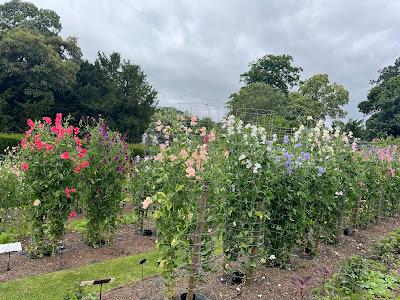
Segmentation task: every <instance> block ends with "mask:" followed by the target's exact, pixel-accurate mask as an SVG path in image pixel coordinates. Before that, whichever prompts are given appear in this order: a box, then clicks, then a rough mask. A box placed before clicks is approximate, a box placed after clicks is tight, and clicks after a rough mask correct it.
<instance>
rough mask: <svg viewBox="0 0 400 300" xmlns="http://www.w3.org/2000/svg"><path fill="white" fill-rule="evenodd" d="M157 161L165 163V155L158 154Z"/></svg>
mask: <svg viewBox="0 0 400 300" xmlns="http://www.w3.org/2000/svg"><path fill="white" fill-rule="evenodd" d="M155 160H156V161H163V160H164V156H163V154H162V153H158V154H157V156H156V158H155Z"/></svg>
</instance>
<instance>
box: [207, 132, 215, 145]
mask: <svg viewBox="0 0 400 300" xmlns="http://www.w3.org/2000/svg"><path fill="white" fill-rule="evenodd" d="M208 138H209V140H210V142H214V141H215V131H214V130H211V132H210V133H209V134H208Z"/></svg>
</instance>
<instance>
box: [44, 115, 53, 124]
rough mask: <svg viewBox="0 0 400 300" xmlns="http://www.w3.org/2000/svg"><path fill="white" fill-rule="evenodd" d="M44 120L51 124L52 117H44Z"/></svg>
mask: <svg viewBox="0 0 400 300" xmlns="http://www.w3.org/2000/svg"><path fill="white" fill-rule="evenodd" d="M43 121H45V122H46V124H48V125H51V123H52V121H51V118H49V117H43Z"/></svg>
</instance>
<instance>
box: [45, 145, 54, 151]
mask: <svg viewBox="0 0 400 300" xmlns="http://www.w3.org/2000/svg"><path fill="white" fill-rule="evenodd" d="M46 150H47V151H52V150H54V146H53V145H52V144H46Z"/></svg>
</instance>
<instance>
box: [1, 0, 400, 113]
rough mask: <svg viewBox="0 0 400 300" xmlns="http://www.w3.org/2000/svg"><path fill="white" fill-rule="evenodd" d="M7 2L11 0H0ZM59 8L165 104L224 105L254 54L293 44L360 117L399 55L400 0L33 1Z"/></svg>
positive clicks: (93, 47)
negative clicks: (142, 76) (345, 94)
mask: <svg viewBox="0 0 400 300" xmlns="http://www.w3.org/2000/svg"><path fill="white" fill-rule="evenodd" d="M0 2H2V3H4V2H5V1H3V0H1V1H0ZM31 2H33V3H35V4H36V5H37V6H38V7H41V8H49V9H53V10H55V11H56V12H57V13H58V14H59V15H60V17H61V22H62V25H63V31H62V35H65V36H66V35H74V36H77V37H78V38H79V45H80V47H81V48H82V51H83V54H84V56H85V57H86V58H88V59H89V60H94V59H95V57H96V53H97V51H98V50H101V51H104V52H106V53H109V52H112V51H118V52H120V53H121V54H122V55H123V57H124V58H126V59H129V60H131V61H132V62H133V63H136V64H139V65H141V66H142V68H143V69H144V71H145V73H146V74H147V75H148V79H149V81H150V82H151V84H152V85H153V86H154V87H155V88H156V89H157V90H158V91H159V100H160V104H161V105H169V104H174V103H181V102H199V103H209V104H212V105H215V106H219V107H223V106H224V102H225V101H226V100H227V98H228V97H229V95H230V94H232V93H233V92H235V91H237V90H238V89H239V88H240V86H241V84H240V82H239V79H240V78H239V75H240V74H241V73H243V72H245V71H246V70H247V68H248V63H249V61H251V60H253V59H255V58H258V57H261V56H263V55H265V54H267V53H272V54H283V53H287V54H290V55H292V56H293V57H294V62H295V64H296V65H300V66H302V67H303V69H304V72H303V73H302V79H306V78H308V77H309V76H310V75H313V74H316V73H327V74H328V75H329V77H330V79H331V81H335V82H337V83H340V84H343V85H344V86H345V87H346V88H347V89H348V90H349V91H350V105H349V106H348V107H347V110H348V112H349V117H351V118H360V117H362V114H360V113H359V112H358V109H357V103H358V102H360V101H362V100H364V99H365V97H366V94H367V91H368V89H369V88H370V86H369V80H370V79H373V78H376V75H377V70H378V69H379V68H382V67H383V66H386V65H388V64H392V63H393V62H394V60H395V58H396V57H399V56H400V1H398V0H392V1H390V0H374V1H373V0H359V1H356V0H351V1H350V0H342V1H341V0H326V1H325V0H314V1H312V0H309V1H301V0H291V1H290V0H279V1H278V0H276V1H271V0H259V1H255V0H253V1H249V0H243V1H235V0H224V1H222V0H218V1H217V0H212V1H205V0H198V1H197V0H187V1H172V0H168V1H167V0H159V1H147V0H146V1H143V0H142V1H134V0H33V1H31Z"/></svg>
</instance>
